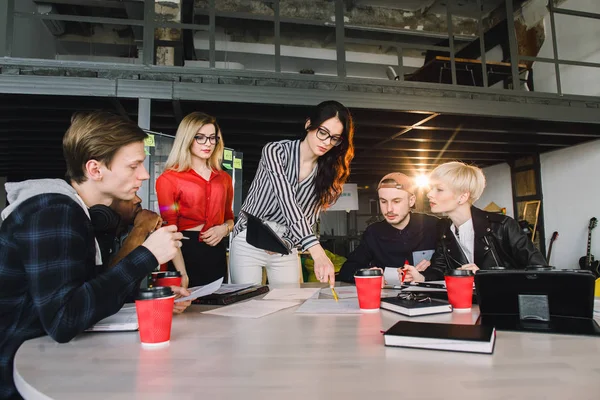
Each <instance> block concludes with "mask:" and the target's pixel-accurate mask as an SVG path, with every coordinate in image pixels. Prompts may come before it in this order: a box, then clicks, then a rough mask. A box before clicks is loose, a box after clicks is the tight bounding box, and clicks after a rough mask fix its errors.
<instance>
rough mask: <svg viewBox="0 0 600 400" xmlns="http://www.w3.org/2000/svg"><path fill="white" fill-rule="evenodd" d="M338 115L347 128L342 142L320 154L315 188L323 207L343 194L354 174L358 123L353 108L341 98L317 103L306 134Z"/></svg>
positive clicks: (318, 200) (308, 119)
mask: <svg viewBox="0 0 600 400" xmlns="http://www.w3.org/2000/svg"><path fill="white" fill-rule="evenodd" d="M336 117H337V118H338V119H339V120H340V122H341V123H342V125H343V126H344V130H343V131H342V143H341V144H340V145H339V146H334V147H333V148H332V149H331V150H329V151H328V152H327V153H325V154H324V155H322V156H321V157H319V159H318V161H317V163H318V169H317V176H316V178H315V191H316V194H317V202H318V204H319V206H321V207H328V206H330V205H331V204H333V203H334V202H335V201H336V200H337V199H338V197H340V195H341V194H342V191H343V188H344V183H346V179H348V175H350V162H351V161H352V159H353V158H354V143H353V140H354V123H353V122H352V115H350V111H348V109H347V108H346V107H344V105H342V104H341V103H338V102H337V101H333V100H330V101H324V102H322V103H321V104H319V105H318V106H316V107H315V108H314V109H313V110H312V111H311V114H310V115H309V116H308V118H307V121H308V122H309V126H308V127H307V128H306V132H305V133H304V137H305V138H306V135H307V134H308V131H312V130H315V129H317V128H318V127H319V126H321V124H322V123H323V122H325V121H327V120H328V119H331V118H336Z"/></svg>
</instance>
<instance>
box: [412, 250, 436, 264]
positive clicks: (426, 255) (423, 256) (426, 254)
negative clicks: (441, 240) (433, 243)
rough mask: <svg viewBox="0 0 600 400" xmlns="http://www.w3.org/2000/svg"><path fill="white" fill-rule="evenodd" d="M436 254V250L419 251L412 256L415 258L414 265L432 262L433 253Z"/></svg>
mask: <svg viewBox="0 0 600 400" xmlns="http://www.w3.org/2000/svg"><path fill="white" fill-rule="evenodd" d="M434 252H435V250H419V251H413V253H412V256H413V263H414V265H417V264H418V263H420V262H421V261H423V260H427V261H429V260H431V257H432V256H433V253H434Z"/></svg>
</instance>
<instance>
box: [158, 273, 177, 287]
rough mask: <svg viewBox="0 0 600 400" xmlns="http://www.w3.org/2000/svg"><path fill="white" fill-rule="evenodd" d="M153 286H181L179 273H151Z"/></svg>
mask: <svg viewBox="0 0 600 400" xmlns="http://www.w3.org/2000/svg"><path fill="white" fill-rule="evenodd" d="M152 278H153V280H154V286H181V272H179V271H161V272H153V273H152Z"/></svg>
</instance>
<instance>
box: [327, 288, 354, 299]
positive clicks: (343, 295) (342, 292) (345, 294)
mask: <svg viewBox="0 0 600 400" xmlns="http://www.w3.org/2000/svg"><path fill="white" fill-rule="evenodd" d="M335 293H337V295H338V299H353V298H358V294H357V293H356V286H338V287H336V288H335ZM321 295H322V296H327V297H331V298H333V293H331V289H330V288H323V289H321Z"/></svg>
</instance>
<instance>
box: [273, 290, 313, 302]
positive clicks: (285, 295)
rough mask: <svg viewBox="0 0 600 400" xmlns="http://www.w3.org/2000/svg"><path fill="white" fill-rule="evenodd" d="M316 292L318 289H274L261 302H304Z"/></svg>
mask: <svg viewBox="0 0 600 400" xmlns="http://www.w3.org/2000/svg"><path fill="white" fill-rule="evenodd" d="M318 291H319V288H285V289H284V288H281V289H280V288H275V289H271V290H270V291H269V293H268V294H267V295H266V296H265V297H263V300H306V299H310V298H311V297H312V296H313V295H314V294H315V293H316V292H318Z"/></svg>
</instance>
